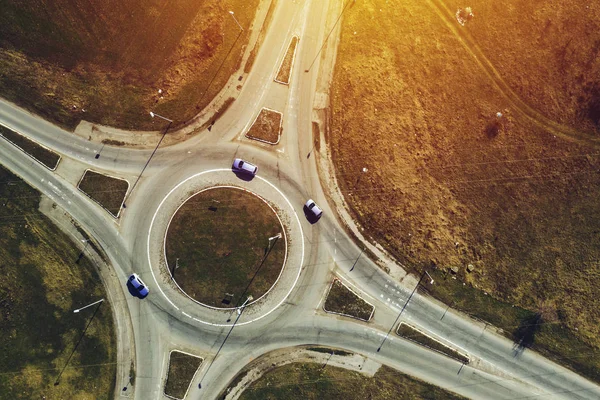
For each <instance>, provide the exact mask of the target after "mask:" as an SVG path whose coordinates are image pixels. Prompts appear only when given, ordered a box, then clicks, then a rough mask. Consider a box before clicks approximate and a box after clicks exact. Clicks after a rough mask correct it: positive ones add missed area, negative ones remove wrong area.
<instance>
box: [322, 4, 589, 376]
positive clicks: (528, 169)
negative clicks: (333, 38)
mask: <svg viewBox="0 0 600 400" xmlns="http://www.w3.org/2000/svg"><path fill="white" fill-rule="evenodd" d="M388 3H389V4H385V1H383V0H368V1H366V2H362V3H360V4H358V3H356V5H353V6H352V7H349V8H348V9H347V11H346V12H345V14H344V19H343V26H342V33H341V35H342V36H341V42H340V46H339V51H338V58H337V60H336V69H335V72H334V79H333V86H332V90H331V93H330V99H331V104H332V106H331V125H330V126H329V128H330V129H328V130H327V139H328V141H329V145H330V146H329V147H330V148H331V151H332V158H333V162H334V166H335V170H336V174H337V176H338V178H339V181H338V183H339V187H340V190H341V192H342V194H343V195H344V197H345V200H346V201H347V204H348V206H349V209H350V213H351V214H352V215H353V217H354V218H356V220H357V221H358V223H359V224H360V226H361V227H362V228H364V234H365V236H366V237H372V238H374V239H375V240H376V241H377V242H379V243H380V244H381V245H382V246H384V247H385V248H386V250H388V251H389V252H390V253H391V254H393V255H394V256H395V257H396V258H397V259H398V260H399V261H401V262H402V263H403V264H404V265H411V266H415V269H416V270H419V271H423V270H424V269H425V268H432V267H433V266H437V267H438V268H440V269H446V268H447V267H451V266H456V267H458V274H457V281H459V282H460V283H459V284H457V285H454V284H452V282H450V279H449V280H448V282H449V284H448V288H447V289H446V288H443V289H440V290H447V291H448V292H449V291H450V289H452V290H454V292H452V293H448V294H447V296H446V297H445V298H446V300H447V301H448V302H449V303H450V304H452V300H453V299H456V300H457V301H458V300H460V299H461V298H463V297H467V296H469V297H470V296H471V295H466V294H465V293H464V292H466V289H465V288H468V287H469V286H471V287H473V288H475V289H479V290H481V295H480V296H479V295H478V296H477V297H478V298H484V297H487V296H485V294H484V293H488V294H489V296H492V297H493V298H494V299H498V300H500V301H501V302H502V303H504V304H508V305H509V307H512V306H513V305H514V306H515V309H517V308H520V309H521V310H530V311H523V313H524V314H529V312H531V313H532V314H534V315H535V314H541V315H542V316H543V320H544V321H546V322H547V323H546V324H542V328H541V330H540V331H538V332H537V333H536V335H535V337H536V339H535V342H534V344H533V348H535V346H536V343H540V340H541V337H542V332H543V331H544V329H546V328H544V326H546V327H550V326H554V327H561V328H560V329H558V328H557V329H556V330H555V331H554V333H555V334H557V335H558V336H556V339H555V340H556V341H554V344H552V343H551V342H549V343H548V345H549V347H548V348H549V349H552V352H553V353H555V354H556V357H563V358H564V357H569V358H571V354H574V353H571V352H570V349H576V348H580V344H581V343H582V342H583V343H586V344H587V346H589V348H590V349H594V351H593V352H592V353H591V354H592V356H591V357H577V359H578V361H577V363H578V364H586V363H590V362H592V363H594V364H595V365H598V364H597V361H593V360H594V359H596V360H597V358H598V350H597V349H600V325H599V324H598V323H597V321H598V320H600V263H599V262H598V260H600V231H599V227H600V202H598V201H597V199H598V198H600V173H599V171H600V150H599V149H598V147H597V146H593V145H590V144H589V143H590V140H589V139H590V138H591V137H596V138H597V137H598V135H597V129H596V128H594V122H593V119H594V118H593V114H594V112H592V113H591V114H592V115H590V110H593V109H595V106H594V104H596V103H595V100H594V98H595V97H596V96H595V91H594V90H593V88H594V87H595V86H594V85H593V84H592V83H593V82H594V81H597V79H598V76H600V63H598V60H600V58H598V57H593V58H590V57H591V56H590V55H591V54H596V53H597V46H595V44H597V43H600V30H597V29H595V30H594V29H592V30H591V31H593V35H592V36H589V35H588V34H587V33H586V32H587V31H586V29H591V27H592V26H595V25H596V24H597V21H598V19H599V17H600V15H599V14H598V13H600V9H594V10H591V7H590V8H589V9H588V8H586V6H587V5H588V3H587V2H586V1H585V0H573V1H569V2H562V1H559V0H551V1H547V2H546V3H545V4H546V6H547V7H546V8H545V9H544V10H538V9H539V7H536V5H535V2H527V1H525V0H509V1H508V2H504V3H502V4H500V3H494V2H489V1H485V0H477V1H474V2H469V4H468V6H470V7H471V8H472V13H473V14H474V17H473V18H471V19H470V20H468V22H467V23H466V24H465V26H464V27H462V26H460V25H459V23H458V21H457V20H456V16H455V13H456V11H457V10H458V9H459V8H461V7H462V8H464V7H465V6H466V5H465V4H464V3H460V2H458V1H440V0H428V1H425V2H402V1H399V0H390V1H389V2H388ZM380 10H381V11H380ZM511 10H514V12H513V11H511ZM588 10H590V11H588ZM557 15H561V17H560V18H558V17H556V16H557ZM366 21H377V23H376V24H371V25H370V28H372V29H368V30H366V29H365V22H366ZM570 21H578V23H577V28H576V29H571V26H572V25H573V24H572V22H570ZM513 26H514V27H516V28H515V29H512V27H513ZM509 31H510V32H511V34H510V35H506V34H505V33H506V32H509ZM389 32H394V35H390V34H389ZM532 38H535V39H533V40H532ZM478 48H479V50H478ZM475 56H477V57H475ZM484 56H485V57H484ZM485 58H487V59H488V61H490V64H491V66H490V65H488V64H487V62H486V60H485ZM591 60H593V61H591ZM533 65H543V66H544V67H543V68H542V69H539V68H534V67H532V66H533ZM531 110H533V111H531ZM498 113H500V115H501V116H499V114H498ZM524 115H533V117H532V118H529V117H527V118H526V117H524ZM542 115H543V116H546V117H540V116H542ZM547 118H552V119H553V121H551V124H547V123H546V122H547ZM557 127H558V128H557ZM563 128H564V129H563ZM561 132H563V133H564V132H569V135H570V136H571V140H565V139H562V136H561ZM594 135H595V136H594ZM365 149H367V150H368V151H366V150H365ZM357 154H360V155H361V157H357ZM363 168H365V169H363ZM362 171H365V172H362ZM470 264H471V265H473V266H474V269H473V270H472V272H470V273H469V272H466V271H465V267H467V266H468V265H470ZM463 283H464V284H465V285H464V286H463ZM436 286H438V289H439V286H442V285H436ZM446 300H445V301H446ZM465 303H466V302H465ZM466 306H467V309H471V310H473V309H477V311H478V312H483V313H484V315H479V316H480V317H482V318H484V319H486V320H488V321H490V322H492V321H493V320H501V319H505V318H507V316H504V315H498V316H497V317H496V318H490V315H491V314H495V313H502V312H504V307H497V308H495V303H494V302H492V301H489V302H488V301H486V302H484V303H482V304H480V305H478V304H475V303H473V302H471V303H470V304H466ZM485 307H488V308H487V309H485ZM509 315H514V314H513V313H511V314H509ZM520 321H521V318H520V317H516V318H514V319H513V320H512V322H510V323H507V324H506V325H507V326H515V325H516V326H515V327H513V328H512V329H509V330H507V332H509V334H510V335H512V332H513V331H514V330H515V329H517V327H518V326H519V325H520V323H521V322H520ZM566 331H569V332H568V334H567V333H565V334H562V333H561V332H566ZM559 337H560V339H559ZM569 338H578V341H575V342H570V339H569ZM567 341H568V343H570V344H567ZM559 343H560V344H561V345H560V346H555V344H559ZM587 354H589V352H588V353H587ZM594 369H595V370H596V373H595V374H596V376H600V370H598V369H597V368H596V367H594Z"/></svg>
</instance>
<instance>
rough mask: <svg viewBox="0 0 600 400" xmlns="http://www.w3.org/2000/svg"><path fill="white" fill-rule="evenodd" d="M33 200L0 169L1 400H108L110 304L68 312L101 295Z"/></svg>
mask: <svg viewBox="0 0 600 400" xmlns="http://www.w3.org/2000/svg"><path fill="white" fill-rule="evenodd" d="M39 202H40V193H39V192H37V191H36V190H34V189H33V188H31V187H30V186H28V185H27V184H26V183H25V182H24V181H22V180H21V179H19V178H18V177H16V176H14V175H13V174H11V173H10V172H8V171H7V170H5V169H3V168H1V167H0V219H2V221H3V223H2V224H0V274H1V275H2V277H3V279H0V398H3V399H42V398H47V399H77V398H93V399H112V398H113V397H114V385H115V379H116V364H115V362H116V342H115V336H114V329H113V318H112V314H111V305H110V304H108V302H107V301H106V300H105V301H104V302H103V303H100V304H99V305H98V306H93V307H90V308H87V309H85V310H82V311H81V312H80V313H77V314H74V313H73V310H74V309H77V308H81V307H83V306H85V305H87V304H90V303H92V302H94V301H97V300H99V299H102V298H104V299H106V293H105V291H104V287H103V285H102V283H101V280H100V277H99V276H98V274H97V273H96V270H95V268H94V266H93V265H92V264H91V263H90V262H89V261H88V259H87V258H85V257H84V258H81V259H80V257H79V254H80V249H78V248H77V247H76V246H75V245H74V244H73V243H72V242H71V240H70V238H69V237H68V236H67V235H65V234H63V233H62V232H61V231H60V230H59V229H58V228H57V227H56V226H55V225H54V224H52V222H51V221H50V220H49V219H48V218H46V216H44V215H43V214H42V213H41V212H40V211H38V206H39ZM96 311H97V312H96ZM92 317H93V319H92ZM88 323H89V327H88V328H87V330H86V329H85V327H86V325H88ZM84 331H85V334H84ZM82 335H83V336H82ZM80 339H81V342H80V343H79V346H78V347H77V349H76V350H75V352H74V353H73V357H72V358H71V360H70V361H69V363H68V365H67V360H68V358H69V355H70V354H71V353H72V352H73V349H74V348H75V345H76V344H77V342H78V341H79V340H80ZM66 365H67V368H66V369H65V370H64V373H63V374H62V376H61V377H60V380H59V384H58V385H56V386H55V385H54V383H55V381H56V379H57V378H58V376H59V374H60V372H61V371H62V369H63V368H64V367H65V366H66Z"/></svg>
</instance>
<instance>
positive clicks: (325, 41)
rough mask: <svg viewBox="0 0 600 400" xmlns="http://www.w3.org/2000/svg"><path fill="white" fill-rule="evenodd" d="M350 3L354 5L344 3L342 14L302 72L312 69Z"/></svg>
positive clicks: (354, 1)
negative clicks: (308, 65)
mask: <svg viewBox="0 0 600 400" xmlns="http://www.w3.org/2000/svg"><path fill="white" fill-rule="evenodd" d="M350 3H352V4H354V3H356V0H348V1H347V2H346V5H345V6H344V8H343V10H342V12H341V13H340V15H339V16H338V17H337V19H336V20H335V23H334V24H333V26H332V27H331V30H330V31H329V33H328V34H327V37H326V38H325V40H324V41H323V44H322V45H321V48H320V49H319V51H317V55H316V56H315V58H314V59H313V61H312V63H310V67H308V68H307V69H305V70H304V72H309V71H310V69H311V68H312V67H313V65H314V63H315V61H317V58H318V57H319V54H321V51H323V47H325V44H326V43H327V41H328V40H329V36H331V33H332V32H333V30H334V29H335V27H336V26H337V24H338V22H340V18H342V15H344V12H346V8H348V6H349V5H350Z"/></svg>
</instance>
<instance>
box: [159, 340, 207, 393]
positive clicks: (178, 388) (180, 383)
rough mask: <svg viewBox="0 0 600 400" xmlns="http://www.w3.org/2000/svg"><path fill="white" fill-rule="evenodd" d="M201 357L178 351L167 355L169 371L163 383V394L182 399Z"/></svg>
mask: <svg viewBox="0 0 600 400" xmlns="http://www.w3.org/2000/svg"><path fill="white" fill-rule="evenodd" d="M201 364H202V359H201V358H199V357H194V356H190V355H189V354H185V353H182V352H180V351H173V352H171V354H170V356H169V373H168V375H167V382H166V383H165V390H164V392H165V394H167V395H169V396H172V397H175V398H176V399H183V398H184V396H185V393H186V392H187V390H188V387H189V386H190V383H191V382H192V379H193V378H194V374H195V373H196V371H197V370H198V368H200V365H201Z"/></svg>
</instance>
